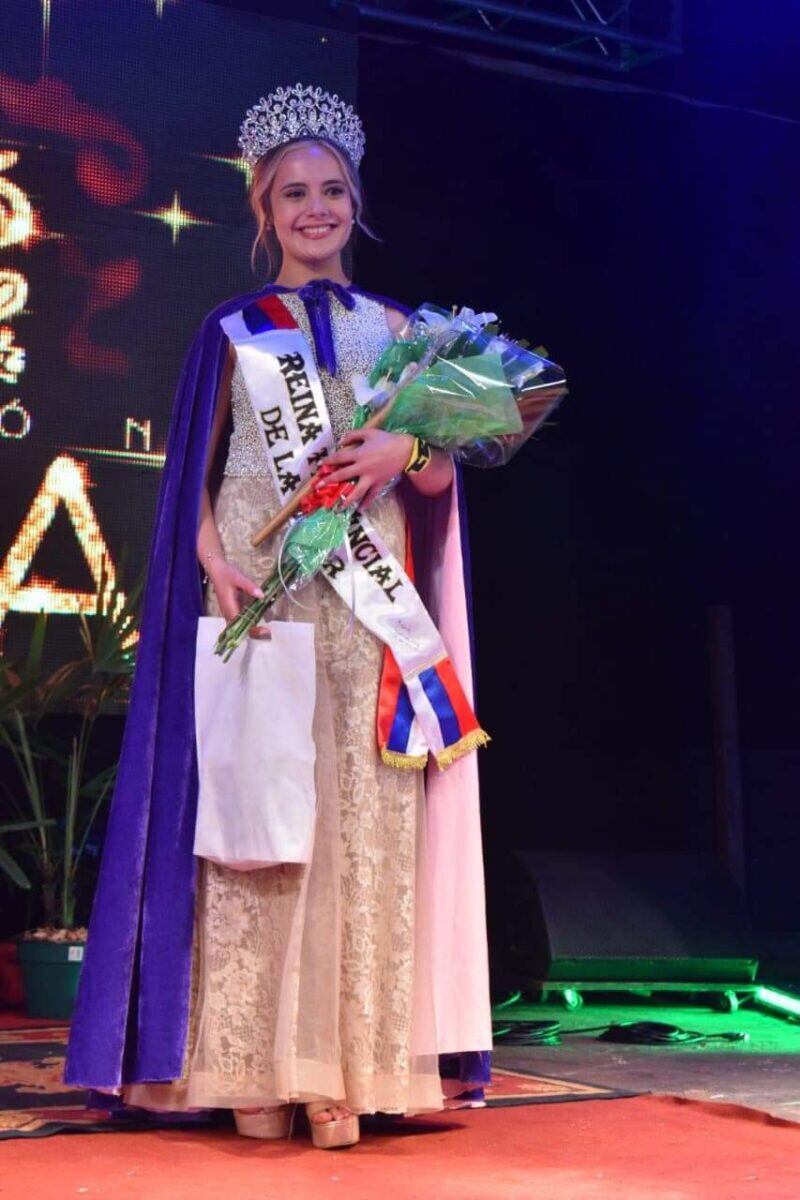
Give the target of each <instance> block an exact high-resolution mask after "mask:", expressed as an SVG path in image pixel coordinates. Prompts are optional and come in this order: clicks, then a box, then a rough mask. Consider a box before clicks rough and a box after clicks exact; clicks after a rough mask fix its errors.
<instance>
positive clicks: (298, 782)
mask: <svg viewBox="0 0 800 1200" xmlns="http://www.w3.org/2000/svg"><path fill="white" fill-rule="evenodd" d="M224 625H225V622H224V620H223V619H222V617H200V618H199V620H198V624H197V653H196V655H195V674H194V705H195V732H196V735H197V766H198V775H199V782H200V788H199V794H198V800H197V825H196V828H195V842H194V852H195V854H197V855H199V856H200V857H201V858H208V859H211V861H212V862H215V863H220V864H222V865H223V866H226V867H232V868H234V869H235V870H237V871H252V870H255V869H256V868H258V867H269V866H275V865H276V864H278V863H290V862H292V863H303V862H308V861H309V860H310V858H311V847H312V843H313V835H314V810H315V804H316V794H315V789H314V758H315V749H314V741H313V737H312V722H313V717H314V704H315V701H316V667H315V657H314V626H313V625H311V624H309V623H307V622H300V621H271V622H270V630H271V633H272V638H271V639H266V638H263V639H262V638H258V639H256V638H250V637H248V638H246V639H245V640H244V642H243V643H242V645H241V646H240V647H239V649H238V650H236V652H235V653H234V655H233V657H232V658H231V659H230V660H229V661H228V662H223V661H222V659H221V658H220V657H219V656H218V655H216V654H214V643H215V642H216V640H217V637H218V636H219V634H220V632H221V630H222V629H223V628H224Z"/></svg>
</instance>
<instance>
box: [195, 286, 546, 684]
mask: <svg viewBox="0 0 800 1200" xmlns="http://www.w3.org/2000/svg"><path fill="white" fill-rule="evenodd" d="M496 322H497V316H496V314H495V313H475V312H473V310H472V309H470V308H462V309H460V310H459V311H458V312H455V310H454V311H453V312H452V313H448V312H447V311H446V310H444V309H441V308H437V307H436V306H435V305H432V304H422V305H420V307H419V308H417V309H416V310H415V311H414V312H413V313H412V314H411V315H410V317H409V318H408V320H407V321H406V323H405V325H404V327H403V329H402V330H401V332H400V334H399V335H398V337H397V338H396V339H395V340H394V341H392V342H391V343H390V344H389V345H388V346H387V347H386V349H385V350H384V351H383V353H382V354H381V355H380V357H379V359H378V361H377V362H376V363H375V365H374V367H373V368H372V371H371V372H370V374H369V376H367V377H365V376H355V377H354V379H353V386H354V390H355V396H356V403H357V407H356V412H355V417H354V421H353V428H354V429H361V428H365V427H368V426H370V427H377V426H379V427H380V428H382V429H385V430H387V431H388V432H390V433H409V434H411V435H413V436H414V437H419V438H423V439H424V440H425V441H426V442H429V443H430V444H431V445H432V446H435V447H438V448H440V449H442V450H444V451H445V452H446V453H448V454H452V455H453V456H454V457H455V458H457V459H459V460H460V461H461V462H465V463H468V464H469V465H471V466H482V467H496V466H502V465H504V464H505V463H507V462H508V461H509V459H510V458H511V457H512V456H513V455H514V454H516V453H517V451H518V450H519V449H520V447H521V446H522V445H524V443H525V442H526V441H527V440H528V438H529V437H530V436H531V434H532V433H533V432H534V431H535V430H536V429H537V428H538V427H539V426H540V425H541V424H542V422H543V421H544V420H545V418H546V417H547V416H548V415H549V414H550V413H551V412H552V411H553V409H554V408H555V407H556V405H557V404H558V403H559V401H560V400H561V399H562V398H563V396H564V395H565V394H566V390H567V389H566V380H565V376H564V372H563V371H562V370H561V368H560V367H558V366H556V364H555V363H553V362H550V361H549V359H547V358H545V357H544V356H543V355H541V354H538V353H536V352H534V351H532V350H529V349H528V348H527V346H525V345H524V344H523V343H521V342H516V341H513V340H511V339H509V338H507V337H504V336H503V335H501V334H500V332H499V329H498V326H497V323H496ZM329 474H330V469H329V468H326V465H325V464H324V463H323V464H322V466H321V467H320V468H319V469H318V470H317V472H316V473H315V474H314V475H313V476H312V477H311V478H310V479H309V480H307V481H306V483H305V484H303V485H302V486H301V487H300V488H298V489H297V491H296V492H295V494H294V495H293V496H292V498H291V499H290V501H289V502H288V503H287V504H286V505H285V506H284V508H283V509H282V510H281V511H280V512H279V513H278V514H277V515H276V516H275V517H273V518H272V520H271V521H270V522H269V523H268V524H267V525H265V526H264V528H263V529H261V530H260V531H259V532H258V533H257V534H256V536H255V537H254V538H253V545H258V544H260V543H261V542H262V541H264V539H265V538H267V537H269V536H270V534H272V533H274V532H275V531H276V530H277V529H279V528H280V527H281V526H282V525H284V524H285V523H286V521H288V520H289V519H290V518H293V517H294V518H295V519H294V521H293V523H292V525H291V527H290V529H289V531H288V533H287V535H286V537H285V538H284V542H283V545H282V547H281V550H280V554H279V556H278V563H277V566H276V568H275V570H274V571H273V573H272V575H271V576H270V577H269V579H267V580H266V581H265V582H264V584H263V587H262V590H263V593H264V595H263V598H258V599H256V600H253V601H251V602H250V603H249V604H248V605H247V606H246V607H245V608H244V609H243V610H242V612H241V613H240V614H239V615H238V617H236V618H235V619H234V620H233V621H231V622H229V623H228V624H227V625H226V626H225V628H224V629H223V631H222V633H221V634H220V636H219V639H218V640H217V644H216V647H215V653H217V654H220V655H222V657H223V659H224V660H225V661H227V660H228V659H229V658H230V656H231V655H232V654H233V652H234V651H235V650H236V648H237V646H239V644H240V643H241V641H242V640H243V638H244V637H245V636H246V635H247V634H248V632H249V631H250V629H252V628H253V626H254V625H257V624H258V622H259V621H260V620H261V618H262V617H263V616H264V613H265V612H266V611H267V609H268V608H270V606H271V605H272V604H274V603H275V601H276V600H277V599H278V597H279V596H280V595H281V594H282V592H283V591H285V590H295V589H297V588H299V587H301V586H302V585H303V584H305V583H307V582H308V581H309V580H310V579H312V578H313V577H314V576H315V575H316V574H317V573H318V572H319V571H320V569H321V568H322V565H323V563H324V562H325V560H326V558H327V557H328V555H329V554H330V553H331V552H332V551H335V550H336V549H338V547H339V546H341V544H342V542H344V541H345V539H346V536H347V529H348V525H349V522H350V518H351V516H352V511H353V507H352V505H348V502H347V494H348V491H349V490H350V489H351V486H352V485H350V484H348V483H339V482H335V483H331V482H330V481H329V480H328V479H327V476H328V475H329ZM298 512H299V514H300V515H299V516H297V515H296V514H297V513H298Z"/></svg>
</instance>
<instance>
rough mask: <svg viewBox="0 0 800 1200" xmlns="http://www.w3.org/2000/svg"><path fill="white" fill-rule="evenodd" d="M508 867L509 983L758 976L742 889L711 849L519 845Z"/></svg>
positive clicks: (502, 925)
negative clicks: (539, 848) (540, 849)
mask: <svg viewBox="0 0 800 1200" xmlns="http://www.w3.org/2000/svg"><path fill="white" fill-rule="evenodd" d="M509 866H510V869H509V871H508V872H507V873H504V876H505V877H504V882H503V884H502V886H501V887H500V889H499V890H498V891H497V892H496V893H495V898H494V900H493V903H492V905H491V908H490V921H491V925H492V934H493V937H492V944H493V960H494V962H495V963H496V964H497V966H498V967H499V971H500V973H501V974H502V976H503V979H504V981H505V982H506V983H508V982H512V981H513V982H514V984H515V985H516V986H524V985H525V984H531V983H539V982H541V983H546V982H548V981H552V982H566V981H571V980H574V981H592V980H603V981H606V982H612V981H625V982H636V981H642V982H648V981H668V980H681V981H683V982H692V981H695V980H696V981H698V982H706V983H710V982H713V981H721V982H723V981H724V982H726V983H734V982H749V981H752V980H753V979H754V978H755V973H756V969H757V966H758V963H757V960H756V957H755V954H754V952H753V947H752V945H751V941H750V936H749V932H748V926H747V919H746V915H745V911H744V905H743V903H742V899H741V896H740V894H739V892H738V890H737V888H736V886H735V885H734V883H733V881H732V879H731V878H730V876H729V875H728V873H727V871H726V870H725V868H724V867H723V865H722V864H721V863H720V862H719V861H718V860H717V859H715V858H712V857H711V856H704V855H691V854H617V855H604V854H564V853H537V852H532V851H518V852H516V853H515V854H514V856H513V859H512V862H511V863H510V864H509ZM495 974H497V971H496V972H495Z"/></svg>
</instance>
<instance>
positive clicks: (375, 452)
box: [325, 429, 414, 508]
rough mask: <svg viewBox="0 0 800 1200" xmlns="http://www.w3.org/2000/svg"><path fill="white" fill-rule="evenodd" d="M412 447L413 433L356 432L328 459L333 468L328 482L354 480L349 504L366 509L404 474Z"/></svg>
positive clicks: (349, 435)
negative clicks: (388, 485) (392, 481)
mask: <svg viewBox="0 0 800 1200" xmlns="http://www.w3.org/2000/svg"><path fill="white" fill-rule="evenodd" d="M413 445H414V439H413V437H412V436H411V434H410V433H387V432H386V430H384V429H354V430H353V431H352V432H351V433H348V434H347V435H346V437H344V438H342V442H341V445H340V447H339V449H338V450H336V451H335V452H334V453H333V454H331V455H330V456H329V457H328V458H327V459H326V460H325V461H326V463H328V465H329V466H331V467H332V468H333V470H332V471H331V473H330V475H329V476H328V480H329V481H330V482H338V481H339V480H346V479H353V480H355V481H356V482H355V483H354V485H353V489H352V491H351V492H349V493H348V495H347V503H348V504H361V507H362V508H365V507H366V506H367V505H368V504H371V503H372V501H373V500H374V499H375V497H376V496H377V495H378V493H379V492H380V490H381V488H382V487H384V486H385V484H387V483H388V482H389V480H390V479H394V477H395V475H400V474H401V473H402V471H403V470H404V468H405V465H406V463H407V462H408V460H409V457H410V455H411V450H412V447H413Z"/></svg>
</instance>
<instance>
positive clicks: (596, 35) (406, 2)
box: [357, 0, 683, 72]
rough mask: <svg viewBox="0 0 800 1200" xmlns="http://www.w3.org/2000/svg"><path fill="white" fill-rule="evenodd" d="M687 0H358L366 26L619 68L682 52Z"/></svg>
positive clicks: (510, 53)
mask: <svg viewBox="0 0 800 1200" xmlns="http://www.w3.org/2000/svg"><path fill="white" fill-rule="evenodd" d="M682 2H683V0H534V2H532V3H513V2H512V3H509V2H507V0H506V2H501V0H366V2H364V3H362V2H361V0H358V5H357V6H358V10H359V13H360V16H361V28H362V31H368V30H376V31H377V30H379V29H380V30H383V31H384V32H388V30H390V29H391V28H395V29H398V28H399V29H406V30H409V31H417V32H418V33H420V34H427V35H429V37H430V40H431V41H432V42H433V43H434V44H436V45H451V46H459V47H461V48H462V49H467V48H469V47H472V48H473V49H474V50H475V51H476V52H477V53H483V54H489V55H493V56H494V57H502V58H512V57H516V58H525V59H528V58H538V59H540V60H541V59H542V58H549V59H551V60H554V61H557V62H570V63H579V64H581V65H584V66H593V67H600V68H601V69H604V70H608V71H615V72H620V71H621V72H627V71H632V70H633V69H635V68H637V67H641V66H643V65H644V64H646V63H649V62H653V61H654V60H655V59H662V58H668V57H672V56H675V55H677V54H680V52H681V7H682Z"/></svg>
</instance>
